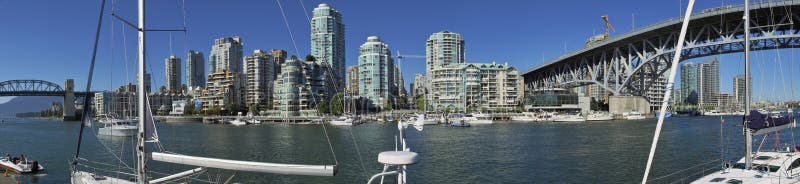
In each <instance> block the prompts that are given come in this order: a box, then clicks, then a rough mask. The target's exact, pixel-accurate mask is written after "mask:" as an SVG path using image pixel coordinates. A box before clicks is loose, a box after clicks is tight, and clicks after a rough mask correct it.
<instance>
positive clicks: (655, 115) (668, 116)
mask: <svg viewBox="0 0 800 184" xmlns="http://www.w3.org/2000/svg"><path fill="white" fill-rule="evenodd" d="M660 114H661V113H660V112H656V113H655V114H653V117H655V118H658V116H659V115H660ZM670 117H672V113H670V112H667V113H666V114H664V118H670Z"/></svg>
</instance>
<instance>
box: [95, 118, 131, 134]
mask: <svg viewBox="0 0 800 184" xmlns="http://www.w3.org/2000/svg"><path fill="white" fill-rule="evenodd" d="M138 128H139V127H137V126H136V125H134V124H132V123H130V121H125V120H120V121H112V122H110V123H106V124H105V126H103V127H100V129H98V130H97V134H98V135H105V136H116V137H130V136H134V135H136V132H137V131H138Z"/></svg>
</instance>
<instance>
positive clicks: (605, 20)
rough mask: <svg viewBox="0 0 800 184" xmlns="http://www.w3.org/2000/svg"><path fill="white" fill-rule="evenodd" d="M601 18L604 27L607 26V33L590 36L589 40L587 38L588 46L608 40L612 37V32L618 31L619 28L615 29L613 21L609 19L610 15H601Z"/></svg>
mask: <svg viewBox="0 0 800 184" xmlns="http://www.w3.org/2000/svg"><path fill="white" fill-rule="evenodd" d="M600 18H601V19H603V23H604V26H603V27H605V30H606V31H605V34H599V35H594V36H592V37H590V38H589V40H586V47H589V46H592V45H593V44H594V43H597V42H600V41H604V40H608V39H609V38H611V36H610V35H611V32H617V30H616V29H614V26H612V25H611V22H609V21H608V15H603V16H600Z"/></svg>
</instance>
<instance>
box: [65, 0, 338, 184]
mask: <svg viewBox="0 0 800 184" xmlns="http://www.w3.org/2000/svg"><path fill="white" fill-rule="evenodd" d="M104 9H105V1H102V4H101V10H100V16H99V17H100V18H99V20H98V25H97V33H96V35H95V45H94V53H93V54H94V55H93V56H92V60H91V67H90V70H89V83H87V88H90V87H91V76H92V73H93V69H94V63H95V62H94V61H95V58H96V57H95V56H96V53H97V52H96V51H97V41H98V38H99V33H100V32H99V31H100V28H101V23H102V19H103V13H104V12H103V10H104ZM138 18H139V22H138V26H137V31H138V33H139V39H138V41H139V43H138V47H139V49H138V60H139V61H138V64H139V71H138V77H139V80H138V85H137V91H138V92H137V94H139V95H137V98H138V110H139V111H138V117H139V124H138V129H137V130H138V132H137V138H136V149H135V150H136V151H135V155H136V170H135V173H122V172H118V174H121V175H127V176H134V177H135V179H127V178H117V177H112V176H105V175H102V174H101V173H97V170H96V169H87V170H82V169H83V168H81V167H80V166H84V165H83V164H80V162H88V159H85V158H81V157H80V148H81V146H80V145H81V139H82V136H83V135H82V134H83V129H84V127H85V124H86V122H87V118H90V117H88V116H86V115H87V111H84V116H83V118H82V120H81V121H82V123H81V128H80V133H79V135H78V145H77V151H76V154H75V158H74V160H73V161H72V164H71V167H70V168H71V169H70V170H71V171H70V172H71V173H70V183H72V184H90V183H92V184H93V183H119V184H125V183H139V184H147V183H162V182H169V181H174V180H176V179H181V178H186V177H189V176H192V175H196V174H198V173H202V172H204V171H205V170H206V169H207V168H217V169H225V170H234V171H246V172H260V173H275V174H290V175H311V176H334V175H335V174H336V168H337V166H336V165H299V164H282V163H263V162H253V161H239V160H228V159H219V158H206V157H198V156H189V155H182V154H176V153H168V152H158V151H151V152H147V151H148V150H147V149H146V148H147V146H146V144H147V143H151V144H158V146H159V147H161V145H160V140H159V138H158V134H157V131H156V129H155V128H156V127H155V121H154V119H153V116H152V112H151V110H150V106H149V104H148V103H147V102H148V100H147V98H146V96H147V95H142V94H146V93H144V91H145V90H144V73H145V58H147V57H145V56H146V55H145V48H146V46H145V40H146V39H145V33H146V32H147V31H153V30H149V29H145V28H146V27H145V0H138ZM87 91H88V90H87ZM86 101H88V98H87V99H86ZM88 105H89V103H88V102H87V103H84V109H89V108H87V106H88ZM149 160H153V161H160V162H166V163H173V164H183V165H190V166H197V167H198V168H195V169H191V170H187V171H184V172H180V173H176V174H172V175H169V176H165V177H162V178H156V179H152V180H151V177H149V176H148V172H149V169H150V168H149V167H148V166H147V162H148V161H149ZM90 170H91V171H90Z"/></svg>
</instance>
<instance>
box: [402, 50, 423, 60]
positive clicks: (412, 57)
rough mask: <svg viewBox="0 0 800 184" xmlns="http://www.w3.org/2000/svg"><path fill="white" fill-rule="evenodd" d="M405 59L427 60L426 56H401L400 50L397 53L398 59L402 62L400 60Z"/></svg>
mask: <svg viewBox="0 0 800 184" xmlns="http://www.w3.org/2000/svg"><path fill="white" fill-rule="evenodd" d="M405 58H411V59H425V56H421V55H400V51H399V50H398V51H397V59H398V60H400V59H405Z"/></svg>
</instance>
